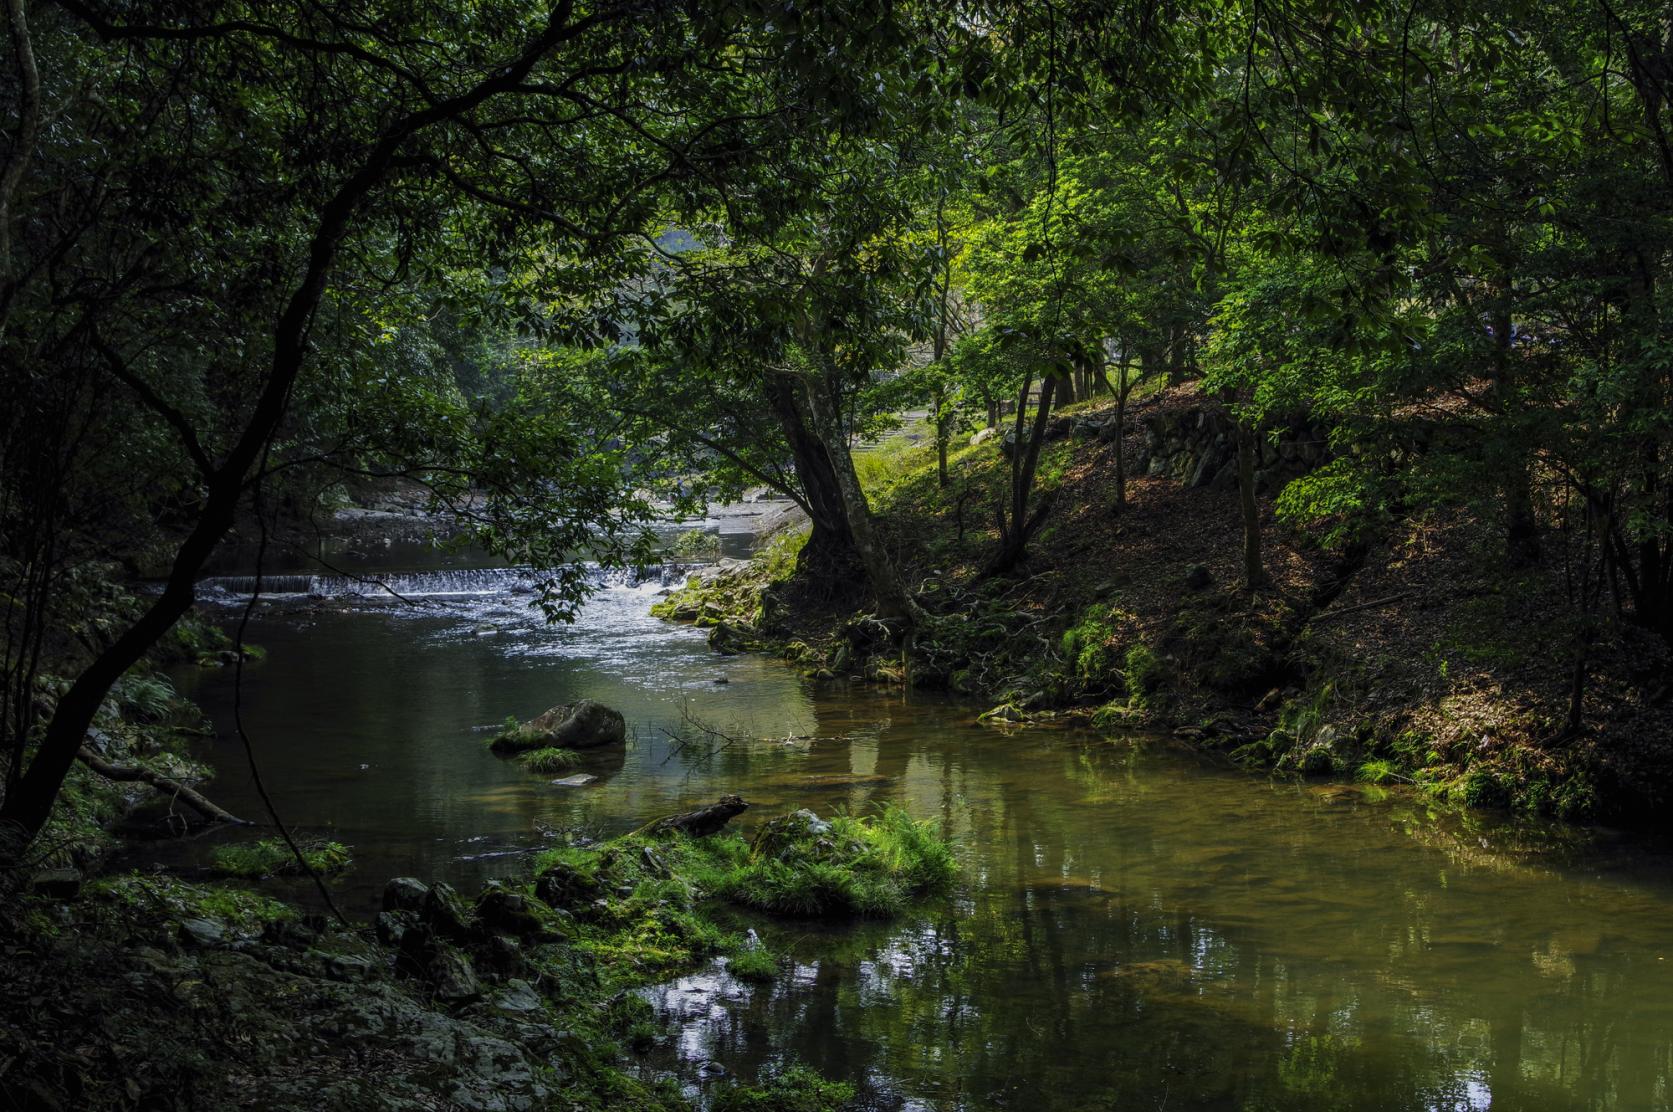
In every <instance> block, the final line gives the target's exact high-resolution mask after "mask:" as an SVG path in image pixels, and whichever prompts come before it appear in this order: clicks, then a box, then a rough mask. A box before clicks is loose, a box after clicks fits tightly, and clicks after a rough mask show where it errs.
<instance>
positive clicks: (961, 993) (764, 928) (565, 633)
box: [177, 571, 1673, 1112]
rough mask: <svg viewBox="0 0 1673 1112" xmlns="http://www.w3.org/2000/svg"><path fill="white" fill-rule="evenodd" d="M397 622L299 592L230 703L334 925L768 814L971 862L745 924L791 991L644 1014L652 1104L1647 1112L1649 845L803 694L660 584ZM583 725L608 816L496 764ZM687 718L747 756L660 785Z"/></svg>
mask: <svg viewBox="0 0 1673 1112" xmlns="http://www.w3.org/2000/svg"><path fill="white" fill-rule="evenodd" d="M448 574H454V573H448ZM426 575H427V576H428V577H429V578H425V576H426ZM395 585H396V586H397V588H398V589H401V590H402V594H404V595H406V596H407V597H408V598H410V599H413V602H412V603H411V604H399V603H395V602H393V601H390V600H387V599H384V600H381V601H380V600H378V599H377V598H375V597H364V592H363V590H361V589H359V588H353V587H350V586H347V585H345V584H342V583H340V582H336V581H323V580H321V581H314V582H304V581H297V582H294V583H289V584H287V586H289V587H290V588H292V589H293V591H294V593H293V594H292V595H290V596H289V597H287V598H284V599H281V600H279V601H278V602H277V603H275V604H273V605H271V606H267V607H264V608H262V610H261V612H260V613H259V615H258V618H257V620H256V622H255V624H254V626H253V628H252V632H251V638H252V640H255V641H257V642H259V643H261V644H263V645H264V646H266V647H267V648H268V649H269V652H270V656H269V658H268V660H266V661H265V662H264V663H262V664H260V665H257V666H254V667H252V668H250V669H249V670H248V672H247V675H246V680H245V683H244V685H243V691H242V704H243V712H244V717H245V721H246V725H247V727H248V732H249V734H250V737H251V739H252V742H253V744H254V746H255V749H256V754H257V757H258V760H259V761H260V764H261V768H262V771H263V773H264V774H265V776H266V778H267V780H268V782H269V783H270V784H271V785H272V786H273V788H274V793H275V797H276V800H277V802H278V804H279V806H280V808H281V811H282V813H283V814H284V815H285V817H286V818H287V820H289V821H290V822H292V823H294V824H296V825H298V826H300V827H302V828H303V829H304V830H305V831H307V832H309V833H314V834H324V835H329V836H332V837H336V838H339V839H340V840H342V841H345V842H348V843H350V844H351V845H352V846H353V847H354V851H355V856H356V861H357V865H356V867H355V869H354V870H353V871H352V872H351V873H350V874H349V875H348V876H347V877H345V878H344V879H343V880H341V881H340V882H338V887H337V898H338V899H339V901H340V902H341V903H343V904H344V905H345V906H346V908H347V909H348V910H349V911H351V912H352V913H362V914H364V913H367V912H369V911H370V910H371V909H372V908H373V907H374V905H375V899H376V893H377V891H378V888H379V887H380V886H381V883H382V881H383V880H384V879H385V878H387V877H389V876H391V875H394V874H397V873H411V874H416V875H419V876H424V877H442V878H446V879H449V880H451V881H453V882H455V883H457V884H460V885H461V886H466V885H472V884H475V883H477V882H479V881H480V880H482V879H484V878H486V877H490V876H495V875H502V874H510V873H513V872H515V871H517V869H518V868H520V867H521V863H522V856H521V855H522V854H523V853H524V852H526V851H527V850H528V849H529V848H531V847H537V846H539V845H541V844H544V842H545V841H546V839H547V838H549V837H550V836H551V835H552V834H553V832H559V831H571V830H580V831H584V832H589V833H592V834H595V835H599V836H603V835H609V834H613V833H618V832H621V831H625V830H627V829H631V828H633V827H635V826H638V825H639V824H641V823H643V822H644V821H646V820H647V819H648V818H651V817H654V816H656V815H660V814H664V813H667V812H670V811H674V810H677V809H680V808H682V807H684V806H687V805H693V804H696V803H700V802H706V801H709V800H712V799H713V798H714V797H716V796H717V795H719V794H721V793H722V792H728V791H737V792H739V793H741V794H743V795H744V796H745V797H746V798H747V799H749V800H750V801H751V802H752V803H754V804H755V807H754V809H753V810H751V811H750V812H749V814H748V815H747V816H745V819H746V822H745V825H746V826H747V825H749V824H751V823H754V822H759V821H761V820H763V819H765V818H768V817H771V816H772V815H774V814H778V813H781V812H783V811H785V810H788V809H793V808H796V807H804V806H806V807H812V808H813V809H815V810H817V811H820V812H824V813H829V812H830V811H831V810H832V809H834V808H837V807H847V808H851V809H855V810H863V809H865V808H868V807H872V806H875V805H879V804H883V803H894V804H899V805H901V806H904V807H906V808H908V809H909V810H910V811H911V812H912V813H913V814H915V815H917V816H919V817H925V818H931V819H933V820H934V821H936V822H937V823H939V824H940V825H941V826H942V828H943V829H944V830H945V831H946V833H947V834H948V835H950V836H951V837H953V838H955V839H957V841H958V843H959V845H960V847H961V848H960V854H961V858H962V860H963V862H964V865H965V867H966V873H967V878H966V881H965V883H964V884H963V885H962V886H961V888H960V890H959V891H958V893H957V894H956V895H954V896H952V897H950V898H948V899H946V900H943V901H938V902H935V903H932V904H930V905H927V906H925V907H923V908H922V909H920V911H919V912H918V913H916V914H914V915H912V916H909V917H908V918H906V919H904V920H900V921H896V922H891V923H887V924H875V923H873V924H860V925H858V926H852V925H851V926H846V927H838V926H836V925H830V924H813V925H809V924H794V923H773V922H769V921H760V920H750V921H749V922H750V925H753V926H755V927H756V928H757V929H758V930H759V931H760V932H761V934H762V935H763V937H764V938H765V940H766V942H767V943H768V945H769V946H771V947H772V948H773V949H774V950H775V951H777V952H780V953H784V954H786V955H788V956H789V957H790V959H791V960H792V962H793V964H792V966H791V968H790V969H789V971H788V973H787V974H786V976H784V977H782V978H781V979H780V981H779V982H777V983H776V984H773V985H770V986H764V987H751V986H745V985H743V984H740V983H738V982H735V981H733V980H732V979H731V978H729V977H728V976H726V974H725V972H724V970H723V969H721V968H719V967H716V968H711V969H706V970H703V971H700V972H698V973H695V974H693V975H692V976H689V977H686V978H683V979H681V980H679V981H677V982H675V983H673V984H670V985H667V986H663V987H661V988H659V989H657V990H655V991H653V992H652V993H651V997H652V999H653V1000H654V1001H655V1002H656V1004H657V1005H658V1006H659V1008H661V1009H663V1010H664V1011H665V1012H666V1013H667V1014H668V1015H669V1016H670V1017H671V1018H672V1020H673V1027H674V1030H675V1031H676V1037H675V1039H674V1040H673V1042H672V1044H671V1045H670V1046H668V1047H666V1048H663V1049H662V1050H660V1051H658V1052H655V1053H653V1054H652V1055H651V1057H650V1058H649V1059H648V1060H647V1061H646V1062H645V1063H644V1064H643V1066H642V1068H643V1069H644V1070H646V1071H647V1072H654V1071H658V1070H665V1069H671V1070H674V1071H676V1072H677V1073H678V1074H680V1076H682V1077H684V1078H688V1079H689V1078H695V1077H696V1076H697V1072H696V1069H695V1067H696V1065H697V1064H698V1063H699V1062H702V1061H706V1060H712V1061H714V1062H718V1063H719V1064H721V1065H722V1066H724V1067H726V1069H728V1070H729V1071H731V1072H732V1073H734V1074H738V1075H743V1076H753V1075H755V1074H756V1073H757V1072H758V1071H760V1070H761V1069H763V1068H765V1067H767V1066H770V1065H776V1064H782V1063H784V1062H787V1061H790V1060H796V1061H801V1062H805V1063H807V1064H809V1065H811V1066H813V1067H814V1068H816V1069H819V1070H821V1071H823V1072H825V1073H827V1074H830V1075H833V1076H838V1077H843V1078H847V1079H850V1080H853V1081H855V1082H857V1083H859V1084H860V1085H861V1086H862V1090H863V1096H864V1098H865V1101H866V1102H867V1103H868V1105H869V1106H871V1107H877V1108H900V1109H919V1110H928V1109H969V1110H977V1109H994V1110H998V1109H1018V1108H1026V1109H1029V1110H1031V1112H1056V1110H1070V1109H1123V1110H1127V1109H1187V1108H1203V1109H1240V1110H1256V1109H1274V1110H1276V1109H1399V1110H1405V1109H1485V1108H1497V1109H1530V1110H1544V1109H1553V1110H1555V1109H1659V1108H1666V1107H1668V1103H1669V1093H1668V1084H1669V1076H1670V1073H1673V1062H1670V1054H1673V970H1670V969H1669V962H1668V957H1669V954H1670V953H1673V869H1670V868H1669V864H1668V859H1667V857H1666V855H1665V854H1664V853H1663V852H1661V851H1660V850H1659V849H1658V848H1656V847H1654V846H1651V845H1647V844H1644V843H1642V842H1639V841H1635V840H1632V839H1627V838H1623V837H1614V836H1607V835H1603V834H1597V833H1583V832H1578V831H1573V830H1563V829H1560V828H1546V827H1540V826H1532V825H1516V824H1509V823H1503V822H1497V821H1495V820H1493V819H1491V818H1489V817H1484V816H1471V817H1462V818H1459V817H1452V818H1447V817H1444V816H1443V817H1441V818H1440V819H1438V820H1437V819H1434V818H1432V817H1430V816H1428V815H1426V814H1425V813H1424V812H1423V809H1422V808H1421V806H1419V805H1418V804H1417V803H1415V802H1413V801H1411V800H1409V799H1405V798H1402V797H1399V796H1383V795H1382V793H1377V792H1371V793H1366V792H1362V791H1359V790H1356V789H1353V788H1349V787H1344V786H1339V785H1338V786H1330V785H1300V784H1290V783H1274V782H1270V781H1267V780H1265V779H1259V778H1254V777H1251V776H1249V775H1247V774H1244V773H1240V772H1237V771H1234V770H1230V769H1227V768H1225V767H1222V766H1220V765H1218V764H1216V763H1214V762H1212V761H1209V760H1205V759H1201V758H1198V757H1196V756H1193V755H1192V754H1190V753H1189V752H1186V751H1183V750H1181V749H1179V748H1177V747H1175V746H1173V745H1171V744H1170V743H1168V742H1167V741H1166V740H1163V739H1155V738H1143V737H1137V738H1130V739H1119V740H1109V739H1102V738H1098V737H1095V736H1093V735H1090V734H1086V733H1081V732H1076V731H1072V730H1053V729H1038V728H1036V729H1025V730H1018V731H1013V732H1001V731H999V730H995V729H993V728H990V727H986V726H980V725H977V724H976V723H975V722H974V714H973V710H972V708H969V707H965V706H960V705H958V704H956V703H951V702H947V701H944V700H938V699H932V698H925V697H921V696H915V695H905V694H902V693H899V692H887V691H880V690H876V689H871V688H864V687H859V686H854V687H850V686H847V685H843V684H827V685H814V684H810V683H809V682H807V681H804V680H803V679H801V678H800V677H798V676H796V675H795V674H794V673H793V672H791V671H790V670H788V669H787V668H785V667H783V666H782V665H780V664H778V663H777V662H775V661H770V660H763V659H760V658H757V657H732V658H725V657H719V656H715V655H714V654H712V653H710V652H709V650H708V649H707V647H706V645H705V642H704V636H703V633H702V632H701V631H697V630H691V629H688V628H684V627H679V626H670V625H667V624H664V623H660V622H657V621H655V620H653V619H650V618H649V617H648V616H646V609H647V608H648V606H649V605H650V603H651V602H652V601H654V598H655V596H656V594H657V593H658V592H659V591H660V590H662V589H663V582H662V577H658V576H653V577H651V578H649V579H648V580H645V581H642V582H632V581H618V582H616V583H614V584H613V585H610V586H607V587H605V588H604V589H603V590H601V592H600V593H599V595H598V596H597V598H596V599H595V601H594V602H593V603H592V604H590V605H589V607H588V609H587V610H586V612H585V613H584V614H583V615H582V618H581V620H580V621H579V622H578V623H576V624H575V625H573V626H569V627H562V626H559V627H551V626H547V625H545V624H544V623H543V622H542V621H541V620H540V619H539V617H538V616H537V615H536V614H535V613H534V612H532V611H530V610H529V609H528V607H527V602H528V597H527V595H526V594H524V593H521V592H520V590H519V588H518V586H517V577H516V575H515V573H513V572H505V571H497V572H492V573H472V572H459V573H456V574H454V578H452V579H448V578H447V577H446V575H438V574H437V573H434V572H429V573H424V574H423V575H418V576H414V577H407V578H404V579H399V580H396V581H395ZM227 586H229V587H236V586H237V584H232V583H229V584H227ZM310 593H311V594H312V595H313V596H317V597H309V595H310ZM190 680H191V684H190V686H191V688H192V690H191V691H190V694H192V695H193V696H194V697H196V698H197V699H199V700H200V701H201V702H202V703H203V704H204V705H205V707H206V708H207V709H208V710H209V711H210V712H211V714H212V715H213V717H214V718H215V721H216V723H217V725H218V727H219V730H220V733H221V737H220V739H219V740H217V742H216V743H215V745H214V747H213V750H212V752H211V754H210V755H211V758H212V759H213V760H214V762H215V763H216V765H217V766H218V768H219V769H220V780H219V782H218V783H217V785H216V787H215V795H216V798H217V800H218V801H219V802H221V803H223V804H224V805H226V806H228V807H230V808H231V809H233V810H235V811H238V812H240V813H244V814H247V815H252V816H253V815H257V814H259V812H260V805H259V801H258V800H257V799H256V798H255V797H254V794H253V791H252V789H251V787H250V784H249V777H248V774H247V771H246V770H245V767H244V764H243V751H242V748H241V747H240V746H239V745H238V744H237V743H236V742H235V741H234V740H232V738H231V731H230V721H231V707H232V698H233V685H232V683H231V674H230V672H229V671H228V670H219V671H213V672H207V673H200V674H194V675H193V676H192V677H190ZM717 680H725V681H726V682H725V683H724V684H721V683H717V682H716V681H717ZM582 696H586V697H591V698H595V699H599V700H601V701H603V702H605V703H608V704H610V705H613V706H616V707H618V708H620V709H621V710H622V711H623V713H624V714H625V715H626V716H627V718H628V721H629V723H630V724H631V727H632V729H633V733H634V738H633V740H632V741H631V742H630V744H629V746H628V748H627V751H626V753H625V754H623V753H619V752H618V753H616V754H614V755H613V756H603V755H595V756H591V757H589V758H588V762H587V764H586V765H584V766H583V771H586V772H589V773H591V774H593V775H594V776H596V777H597V779H596V781H595V782H593V783H592V784H589V785H587V786H585V787H580V788H569V787H561V786H556V785H553V784H551V783H548V782H547V781H546V780H545V779H544V778H541V777H536V776H531V775H528V774H526V773H524V772H523V771H522V770H521V769H520V768H518V767H517V766H516V765H514V764H511V763H508V762H504V761H500V760H498V759H496V758H494V757H493V756H491V755H489V754H488V753H487V752H486V750H485V748H484V741H485V738H486V736H487V735H488V733H489V732H490V730H491V728H492V727H494V726H495V725H496V724H497V723H499V722H500V721H501V720H503V719H504V718H505V717H506V716H507V715H515V716H517V717H520V718H526V717H528V716H530V715H533V714H535V713H537V712H539V711H541V710H544V709H545V708H546V707H548V706H550V705H552V704H554V703H559V702H566V701H570V700H573V699H575V698H578V697H582ZM693 717H695V718H699V719H702V720H705V721H707V722H709V723H711V724H713V725H715V726H718V727H720V728H721V729H723V730H724V731H725V732H726V733H727V734H728V735H730V736H733V737H735V738H737V739H738V741H737V742H736V743H733V744H729V745H726V744H723V745H722V746H721V747H720V748H719V751H718V752H712V753H709V752H699V750H700V749H704V748H705V747H703V746H687V747H684V748H682V747H681V744H680V743H679V742H678V741H676V740H674V738H675V737H676V736H678V735H681V734H682V732H684V731H683V728H682V720H687V719H690V718H693ZM207 848H208V847H207V846H205V845H203V844H202V843H194V844H192V845H191V846H190V847H187V848H186V849H184V850H183V851H177V852H184V853H187V854H202V853H204V852H206V851H207ZM692 1084H693V1085H694V1086H695V1085H696V1082H695V1081H693V1082H692Z"/></svg>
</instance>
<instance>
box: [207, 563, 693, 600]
mask: <svg viewBox="0 0 1673 1112" xmlns="http://www.w3.org/2000/svg"><path fill="white" fill-rule="evenodd" d="M692 566H693V565H688V564H653V565H651V566H649V567H645V568H639V569H634V568H601V567H598V566H597V565H596V564H593V565H587V566H586V568H585V571H586V579H587V582H588V584H589V585H591V586H594V587H630V588H638V587H645V586H649V585H654V586H656V587H659V588H660V587H668V586H677V585H679V584H681V583H684V582H685V578H686V576H687V575H688V574H689V573H690V570H691V568H692ZM542 578H543V577H542V576H540V575H538V574H537V573H535V572H534V571H532V570H531V569H529V568H521V567H519V568H448V569H443V570H437V571H418V572H398V573H368V574H366V575H360V576H354V575H264V576H262V577H261V594H262V597H263V598H267V597H273V598H297V597H306V598H319V599H357V598H366V599H377V598H384V599H394V598H397V597H398V598H404V599H421V598H422V599H428V598H441V599H445V598H470V597H481V596H486V595H508V594H522V595H532V594H534V593H535V592H536V591H537V590H538V589H539V585H540V582H541V579H542ZM255 591H256V577H255V576H253V575H215V576H210V577H208V578H206V579H201V580H199V581H198V592H199V595H200V596H201V597H203V598H205V599H209V600H213V599H216V598H220V599H239V598H249V597H250V596H251V595H252V594H254V593H255Z"/></svg>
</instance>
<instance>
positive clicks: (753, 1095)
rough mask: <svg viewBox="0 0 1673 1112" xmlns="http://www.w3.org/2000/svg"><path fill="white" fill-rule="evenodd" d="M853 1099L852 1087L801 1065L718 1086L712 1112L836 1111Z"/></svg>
mask: <svg viewBox="0 0 1673 1112" xmlns="http://www.w3.org/2000/svg"><path fill="white" fill-rule="evenodd" d="M853 1099H854V1086H852V1085H849V1084H846V1083H844V1082H838V1081H827V1080H825V1079H824V1078H822V1077H820V1076H819V1075H818V1074H816V1073H814V1072H813V1071H812V1070H809V1069H806V1068H804V1067H802V1066H791V1067H789V1068H787V1069H783V1070H780V1071H779V1072H777V1073H772V1074H768V1075H766V1076H763V1077H761V1078H759V1079H757V1081H756V1082H755V1084H753V1085H742V1084H731V1085H727V1086H725V1087H723V1088H721V1089H720V1090H719V1091H718V1092H717V1093H716V1094H715V1097H714V1103H713V1104H712V1105H711V1106H710V1107H711V1108H712V1109H713V1112H838V1110H839V1109H841V1108H843V1107H844V1106H845V1105H847V1103H848V1102H849V1101H851V1100H853Z"/></svg>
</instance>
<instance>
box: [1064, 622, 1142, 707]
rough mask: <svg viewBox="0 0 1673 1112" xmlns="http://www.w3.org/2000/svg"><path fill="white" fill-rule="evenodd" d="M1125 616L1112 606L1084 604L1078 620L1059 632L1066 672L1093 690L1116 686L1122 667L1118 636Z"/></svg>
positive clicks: (1118, 685) (1119, 679) (1117, 685)
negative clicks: (1061, 635)
mask: <svg viewBox="0 0 1673 1112" xmlns="http://www.w3.org/2000/svg"><path fill="white" fill-rule="evenodd" d="M1129 617H1130V616H1129V615H1127V614H1126V613H1125V612H1123V611H1122V610H1120V609H1118V608H1117V607H1114V606H1109V605H1105V604H1097V605H1094V606H1091V607H1088V608H1087V610H1086V611H1085V612H1084V613H1083V614H1082V615H1081V617H1080V620H1079V621H1078V622H1076V623H1075V624H1074V625H1072V626H1070V627H1069V628H1068V629H1067V630H1066V631H1065V632H1064V634H1063V643H1062V649H1063V657H1064V659H1065V660H1066V661H1067V662H1068V665H1069V671H1070V673H1071V674H1072V675H1073V676H1074V677H1075V678H1076V679H1077V680H1079V681H1080V682H1081V683H1082V684H1084V685H1086V686H1088V687H1090V688H1095V689H1108V688H1110V687H1111V686H1114V687H1120V686H1121V684H1122V674H1121V673H1122V670H1121V668H1120V667H1119V662H1120V660H1121V654H1120V649H1119V647H1118V638H1119V636H1120V626H1121V625H1122V624H1123V623H1124V622H1125V621H1127V620H1129Z"/></svg>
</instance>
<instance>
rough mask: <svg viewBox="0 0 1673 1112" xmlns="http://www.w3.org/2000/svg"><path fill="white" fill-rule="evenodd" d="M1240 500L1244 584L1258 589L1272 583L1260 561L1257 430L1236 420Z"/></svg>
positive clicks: (1251, 588) (1249, 587)
mask: <svg viewBox="0 0 1673 1112" xmlns="http://www.w3.org/2000/svg"><path fill="white" fill-rule="evenodd" d="M1237 500H1238V505H1239V508H1240V509H1241V510H1242V512H1243V583H1244V586H1246V587H1247V588H1248V589H1249V590H1251V591H1255V590H1259V589H1260V588H1262V587H1265V586H1266V585H1267V584H1268V583H1270V582H1271V580H1270V579H1268V578H1267V574H1266V567H1265V565H1264V564H1262V562H1261V508H1260V503H1258V502H1257V501H1256V500H1255V430H1253V429H1251V428H1249V427H1248V426H1247V425H1245V424H1244V423H1243V422H1241V421H1239V422H1238V423H1237Z"/></svg>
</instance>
